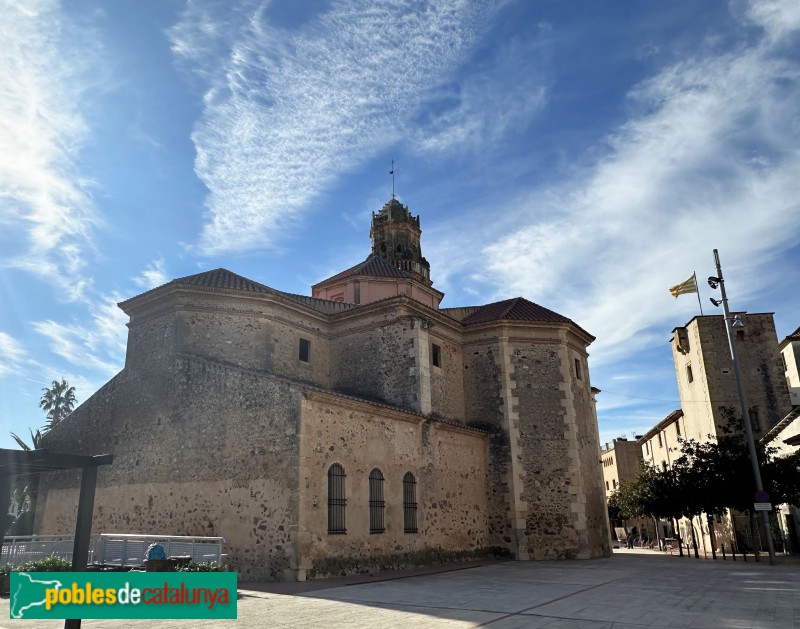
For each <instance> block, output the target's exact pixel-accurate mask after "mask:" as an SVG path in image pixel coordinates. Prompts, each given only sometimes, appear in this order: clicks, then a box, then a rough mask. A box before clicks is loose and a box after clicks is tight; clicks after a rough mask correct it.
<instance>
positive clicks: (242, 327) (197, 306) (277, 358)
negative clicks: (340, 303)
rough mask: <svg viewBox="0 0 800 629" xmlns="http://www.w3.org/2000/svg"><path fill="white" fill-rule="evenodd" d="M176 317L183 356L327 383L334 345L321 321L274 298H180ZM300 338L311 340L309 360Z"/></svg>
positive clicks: (309, 381)
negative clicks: (301, 353) (302, 351)
mask: <svg viewBox="0 0 800 629" xmlns="http://www.w3.org/2000/svg"><path fill="white" fill-rule="evenodd" d="M175 316H176V319H177V322H176V329H177V336H178V341H177V348H178V351H179V352H182V353H189V354H193V355H196V356H198V357H202V358H210V359H212V360H219V361H225V362H231V363H233V364H236V365H240V366H242V367H246V368H248V369H258V370H263V371H267V372H269V373H273V374H275V375H279V376H283V377H287V378H290V379H293V380H298V381H300V382H308V383H312V384H316V385H318V386H323V387H325V386H328V385H329V379H330V363H329V356H330V341H329V339H328V336H327V334H326V333H325V330H324V329H323V325H322V323H321V322H320V321H319V319H318V318H316V317H314V316H310V315H309V314H308V313H305V312H303V311H301V310H299V309H294V308H286V307H284V306H281V305H278V304H276V303H274V301H273V298H272V297H271V296H270V297H267V298H251V299H239V298H234V297H230V296H225V295H205V294H202V295H200V296H199V297H198V296H194V295H190V296H182V297H180V307H179V309H178V310H177V313H176V315H175ZM301 338H302V339H305V340H306V341H309V350H310V351H309V360H308V362H303V361H301V360H300V359H299V348H300V339H301Z"/></svg>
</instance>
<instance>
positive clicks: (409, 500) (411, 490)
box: [403, 472, 417, 533]
mask: <svg viewBox="0 0 800 629" xmlns="http://www.w3.org/2000/svg"><path fill="white" fill-rule="evenodd" d="M403 532H404V533H416V532H417V479H416V478H414V475H413V474H412V473H411V472H406V475H405V476H403Z"/></svg>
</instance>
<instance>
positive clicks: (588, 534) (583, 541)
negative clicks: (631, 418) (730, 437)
mask: <svg viewBox="0 0 800 629" xmlns="http://www.w3.org/2000/svg"><path fill="white" fill-rule="evenodd" d="M565 353H566V354H567V355H568V359H569V364H570V365H571V369H572V373H571V375H572V376H573V378H572V382H571V398H572V400H571V407H572V408H571V410H572V413H574V418H575V419H574V421H575V443H576V445H577V454H578V456H577V461H576V462H577V465H578V469H577V474H576V477H577V482H576V483H574V484H573V485H572V487H571V489H572V490H573V492H574V498H573V507H572V510H573V512H574V513H575V515H576V526H577V528H578V540H579V547H578V553H577V557H578V558H579V559H585V558H597V557H608V556H609V555H610V554H611V547H610V545H609V543H608V540H609V521H608V509H607V508H606V500H605V490H604V487H603V478H602V475H601V474H600V473H599V472H600V468H601V466H600V464H599V459H600V435H599V433H598V427H597V415H596V414H595V407H594V402H593V401H592V394H591V385H590V382H589V368H588V364H587V361H586V354H585V352H583V351H581V350H578V349H577V348H572V347H569V346H568V349H566V351H565ZM576 360H578V361H580V363H581V367H582V368H581V374H580V376H578V375H576V374H575V371H574V369H575V361H576ZM633 445H634V448H635V449H636V450H638V448H636V444H635V443H634V444H633ZM639 452H641V451H640V450H639ZM625 458H626V457H625V456H624V455H623V459H625Z"/></svg>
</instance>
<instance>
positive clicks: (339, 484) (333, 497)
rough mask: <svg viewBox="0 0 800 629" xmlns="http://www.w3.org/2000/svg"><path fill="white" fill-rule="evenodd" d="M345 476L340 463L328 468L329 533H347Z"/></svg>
mask: <svg viewBox="0 0 800 629" xmlns="http://www.w3.org/2000/svg"><path fill="white" fill-rule="evenodd" d="M345 478H347V475H346V474H345V473H344V468H343V467H342V466H341V465H339V464H338V463H334V464H333V465H331V466H330V468H328V533H347V527H346V525H345V517H344V516H345V510H346V508H347V498H346V496H345V493H344V481H345Z"/></svg>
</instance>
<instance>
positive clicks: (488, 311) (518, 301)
mask: <svg viewBox="0 0 800 629" xmlns="http://www.w3.org/2000/svg"><path fill="white" fill-rule="evenodd" d="M489 321H548V322H552V323H573V322H572V321H571V320H570V319H567V317H564V316H562V315H560V314H558V313H557V312H553V311H552V310H548V309H547V308H545V307H543V306H540V305H539V304H535V303H533V302H532V301H528V300H527V299H525V298H524V297H515V298H514V299H506V300H504V301H498V302H495V303H493V304H486V305H485V306H479V307H478V309H477V310H476V311H475V312H473V313H472V314H470V315H469V316H467V317H464V318H463V319H462V320H461V323H462V325H472V324H476V323H487V322H489Z"/></svg>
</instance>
